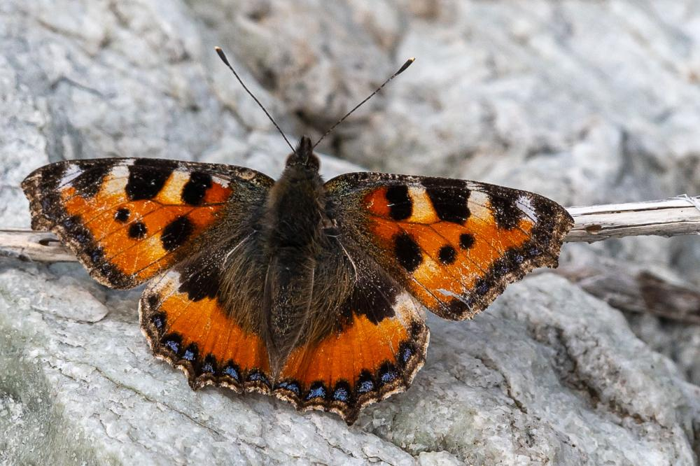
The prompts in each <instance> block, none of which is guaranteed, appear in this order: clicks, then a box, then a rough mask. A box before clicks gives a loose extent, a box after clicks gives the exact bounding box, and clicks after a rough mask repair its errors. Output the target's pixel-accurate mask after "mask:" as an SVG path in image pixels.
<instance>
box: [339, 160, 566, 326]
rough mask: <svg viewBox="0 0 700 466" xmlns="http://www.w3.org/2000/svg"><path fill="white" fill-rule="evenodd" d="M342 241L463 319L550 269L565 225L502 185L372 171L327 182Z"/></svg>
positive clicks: (554, 211)
mask: <svg viewBox="0 0 700 466" xmlns="http://www.w3.org/2000/svg"><path fill="white" fill-rule="evenodd" d="M326 189H327V191H328V193H329V198H330V203H331V205H332V207H331V208H332V209H334V212H335V215H336V218H337V222H338V228H339V230H340V235H341V240H342V238H344V237H346V238H353V239H354V240H355V241H358V242H359V243H360V244H361V245H362V247H363V249H364V250H365V251H366V252H367V254H368V255H369V256H370V257H372V258H373V259H374V260H376V261H377V263H379V264H380V265H381V266H382V268H384V270H386V271H387V272H388V273H390V274H391V275H392V276H394V277H395V278H396V279H397V281H398V282H399V283H400V284H402V285H403V286H405V287H406V289H407V290H409V291H410V293H411V294H412V295H413V296H414V297H416V299H418V300H419V301H420V302H421V304H423V305H424V306H426V307H427V308H428V309H430V310H431V311H432V312H434V313H436V314H438V315H439V316H441V317H444V318H447V319H452V320H461V319H465V318H471V317H473V316H474V315H475V314H476V313H478V312H480V311H481V310H483V309H484V308H485V307H486V306H488V305H489V304H490V303H491V302H492V301H493V300H494V299H495V298H496V296H498V295H499V294H500V293H502V292H503V290H504V288H505V286H506V285H507V284H508V283H511V282H513V281H515V280H519V279H520V278H522V277H523V276H524V275H525V274H526V273H527V272H529V271H530V270H532V269H533V268H535V267H542V266H549V267H556V265H557V258H558V255H559V248H560V246H561V243H562V241H563V238H564V236H565V235H566V233H567V232H568V231H569V229H570V228H571V227H572V226H573V220H572V218H571V216H570V215H569V214H568V213H567V212H566V210H565V209H564V208H563V207H561V206H560V205H558V204H557V203H555V202H554V201H551V200H549V199H547V198H544V197H542V196H539V195H537V194H533V193H530V192H526V191H519V190H515V189H509V188H504V187H500V186H494V185H489V184H485V183H477V182H472V181H461V180H453V179H443V178H429V177H414V176H403V175H389V174H377V173H352V174H348V175H341V176H339V177H337V178H335V179H333V180H331V181H329V182H328V183H326Z"/></svg>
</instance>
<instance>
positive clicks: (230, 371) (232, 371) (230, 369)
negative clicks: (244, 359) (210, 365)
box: [224, 366, 238, 380]
mask: <svg viewBox="0 0 700 466" xmlns="http://www.w3.org/2000/svg"><path fill="white" fill-rule="evenodd" d="M224 374H226V375H228V376H230V377H232V378H233V379H234V380H238V371H237V370H236V369H234V368H233V367H231V366H228V367H226V369H224Z"/></svg>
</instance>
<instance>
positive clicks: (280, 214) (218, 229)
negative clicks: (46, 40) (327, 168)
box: [22, 137, 573, 424]
mask: <svg viewBox="0 0 700 466" xmlns="http://www.w3.org/2000/svg"><path fill="white" fill-rule="evenodd" d="M313 147H314V146H313V145H312V143H311V140H310V139H309V138H307V137H302V138H301V141H300V142H299V144H298V146H297V147H296V149H295V150H294V152H293V153H292V154H291V155H289V157H288V159H287V163H286V168H285V170H284V173H283V174H282V176H281V177H280V179H279V180H277V181H274V180H272V179H271V178H269V177H267V176H266V175H264V174H262V173H259V172H256V171H253V170H250V169H247V168H241V167H234V166H228V165H217V164H207V163H190V162H176V161H172V160H156V159H120V158H119V159H118V158H115V159H100V160H81V161H78V160H76V161H64V162H58V163H54V164H51V165H47V166H45V167H42V168H40V169H38V170H36V171H35V172H33V173H32V174H31V175H29V176H28V177H27V178H26V179H25V180H24V182H23V184H22V188H23V189H24V192H25V193H26V195H27V197H28V198H29V200H30V202H31V213H32V228H34V229H41V230H51V231H53V232H55V233H56V234H57V235H58V236H59V238H60V239H61V240H62V241H63V242H64V243H65V244H66V245H67V246H68V247H69V248H70V249H71V250H72V251H73V252H74V253H75V254H76V255H77V256H78V259H79V260H80V262H81V263H82V264H83V265H84V266H85V267H86V268H87V270H88V271H89V273H90V275H91V276H92V277H93V278H95V279H96V280H97V281H98V282H100V283H101V284H103V285H105V286H108V287H111V288H119V289H123V288H132V287H135V286H137V285H139V284H141V283H143V282H145V281H147V280H150V279H153V280H152V281H151V282H150V284H149V285H148V286H147V287H146V289H145V291H144V292H143V296H142V298H141V301H140V306H139V311H140V320H141V328H142V330H143V332H144V334H145V335H146V337H147V339H148V342H149V344H150V346H151V348H152V349H153V352H154V353H155V355H156V357H158V358H160V359H164V360H166V361H168V362H169V363H170V364H172V365H173V366H176V367H179V368H181V369H183V370H184V372H185V373H186V374H187V377H188V380H189V383H190V386H191V387H192V388H193V389H197V388H200V387H204V386H206V385H217V386H225V387H229V388H231V389H233V390H235V391H236V392H239V393H240V392H251V391H254V392H260V393H265V394H272V395H275V396H277V397H278V398H281V399H284V400H287V401H289V402H291V403H292V404H293V405H294V406H295V407H296V408H297V409H302V410H307V409H320V410H325V411H332V412H335V413H337V414H339V415H340V416H341V417H342V418H343V419H344V420H345V421H346V422H347V423H348V424H352V423H353V422H354V421H355V420H356V419H357V417H358V415H359V412H360V410H361V409H362V407H364V406H366V405H368V404H370V403H374V402H376V401H379V400H383V399H385V398H387V397H389V396H390V395H392V394H394V393H398V392H401V391H404V390H406V389H407V388H408V387H409V386H410V384H411V381H412V380H413V377H414V376H415V375H416V373H417V372H418V370H419V369H420V368H421V367H422V365H423V362H424V360H425V355H426V350H427V346H428V338H429V332H428V328H427V326H426V325H425V316H424V311H423V309H424V308H427V309H428V310H430V311H431V312H433V313H435V314H437V315H439V316H440V317H443V318H445V319H450V320H462V319H468V318H471V317H473V316H474V315H476V314H477V313H478V312H480V311H482V310H483V309H484V308H486V306H488V305H489V303H491V302H492V301H493V300H494V299H495V298H496V296H498V295H499V294H500V293H501V292H502V291H503V289H504V288H505V287H506V285H507V284H508V283H511V282H513V281H515V280H518V279H520V278H522V277H523V276H524V275H525V274H526V273H527V272H528V271H530V270H532V269H533V268H535V267H540V266H549V267H556V265H557V258H558V254H559V248H560V246H561V243H562V241H563V238H564V236H565V235H566V233H567V232H568V231H569V229H570V228H571V226H572V225H573V220H572V218H571V217H570V216H569V214H568V213H567V211H566V210H565V209H564V208H563V207H561V206H559V205H558V204H556V203H555V202H553V201H551V200H549V199H546V198H544V197H542V196H539V195H537V194H533V193H529V192H525V191H519V190H515V189H509V188H504V187H500V186H493V185H489V184H484V183H478V182H474V181H461V180H454V179H444V178H430V177H417V176H403V175H391V174H382V173H350V174H346V175H341V176H338V177H336V178H334V179H332V180H330V181H328V182H326V183H324V182H323V180H322V179H321V176H320V175H319V159H318V157H317V156H316V155H315V154H314V152H313Z"/></svg>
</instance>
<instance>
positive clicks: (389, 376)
mask: <svg viewBox="0 0 700 466" xmlns="http://www.w3.org/2000/svg"><path fill="white" fill-rule="evenodd" d="M357 291H358V292H359V293H363V292H365V293H366V292H368V291H367V290H361V289H359V287H358V290H357ZM346 310H347V311H349V312H347V313H348V315H349V317H348V318H347V321H346V322H345V323H344V324H343V325H342V326H340V327H339V328H338V329H337V330H336V331H334V332H333V333H331V334H330V335H328V336H327V337H325V338H324V339H323V340H321V341H320V342H318V343H316V344H309V345H305V346H301V347H298V348H296V349H295V350H294V351H292V353H291V354H290V356H289V358H288V359H287V361H286V363H285V366H284V368H283V369H282V371H281V373H280V375H279V377H278V378H279V382H278V383H277V384H276V387H275V392H274V393H275V395H277V396H278V397H280V398H282V399H285V400H287V401H290V402H291V403H293V404H294V405H295V406H296V407H297V408H298V409H303V410H307V409H320V410H325V411H332V412H335V413H338V414H340V415H341V416H342V417H343V418H344V419H345V421H346V422H347V423H348V424H352V423H353V422H355V420H356V419H357V416H358V415H359V412H360V409H361V408H362V407H363V406H365V405H367V404H370V403H374V402H376V401H379V400H382V399H385V398H387V397H389V396H390V395H392V394H394V393H398V392H401V391H404V390H405V389H406V388H408V386H410V384H411V382H412V380H413V377H414V375H415V374H416V372H417V371H418V370H419V369H420V368H421V367H422V365H423V361H424V360H425V352H426V350H427V345H428V338H429V334H428V328H427V327H426V326H425V324H424V322H423V317H422V315H421V314H420V311H419V309H418V306H417V305H416V304H415V302H414V301H413V299H412V298H411V297H410V296H409V295H408V294H407V293H403V294H401V295H399V296H397V297H396V301H395V303H394V305H393V312H394V315H393V316H392V317H384V318H382V319H381V320H379V321H378V322H377V321H375V320H376V316H375V317H371V316H368V315H365V314H363V312H362V311H363V310H362V309H359V308H356V309H350V308H348V309H346Z"/></svg>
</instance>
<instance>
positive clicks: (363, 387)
mask: <svg viewBox="0 0 700 466" xmlns="http://www.w3.org/2000/svg"><path fill="white" fill-rule="evenodd" d="M372 390H374V382H372V381H371V380H365V381H364V382H361V383H360V388H358V389H357V391H358V392H360V393H367V392H371V391H372Z"/></svg>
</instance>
